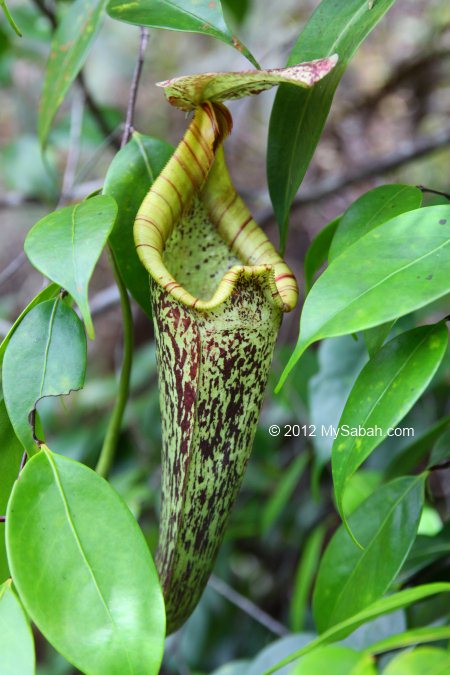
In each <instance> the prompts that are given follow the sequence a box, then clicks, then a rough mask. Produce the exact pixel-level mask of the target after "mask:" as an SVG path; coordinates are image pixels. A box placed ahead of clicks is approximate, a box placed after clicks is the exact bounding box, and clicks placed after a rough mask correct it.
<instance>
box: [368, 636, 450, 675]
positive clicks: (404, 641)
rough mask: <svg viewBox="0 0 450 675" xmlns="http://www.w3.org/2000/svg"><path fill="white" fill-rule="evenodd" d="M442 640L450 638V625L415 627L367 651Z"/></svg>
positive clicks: (374, 651)
mask: <svg viewBox="0 0 450 675" xmlns="http://www.w3.org/2000/svg"><path fill="white" fill-rule="evenodd" d="M440 640H450V626H424V627H423V628H413V629H411V630H407V631H405V632H404V633H400V634H399V635H390V636H389V637H387V638H384V639H383V640H380V641H379V642H376V643H375V644H373V645H371V646H370V647H369V648H368V650H367V651H371V652H372V653H373V654H382V653H383V652H390V651H392V650H393V649H399V648H400V647H409V646H410V645H417V644H421V643H423V642H439V641H440ZM427 672H429V671H427Z"/></svg>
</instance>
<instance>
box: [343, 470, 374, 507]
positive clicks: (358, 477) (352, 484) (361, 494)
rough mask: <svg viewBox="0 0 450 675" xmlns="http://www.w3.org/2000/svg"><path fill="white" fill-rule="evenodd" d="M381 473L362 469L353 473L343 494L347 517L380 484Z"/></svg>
mask: <svg viewBox="0 0 450 675" xmlns="http://www.w3.org/2000/svg"><path fill="white" fill-rule="evenodd" d="M382 478H383V475H382V473H381V471H374V470H370V469H364V470H362V471H358V472H357V473H354V474H353V476H352V477H351V478H350V479H349V481H348V484H347V489H346V491H345V494H344V500H343V506H344V513H346V514H347V515H349V514H350V513H352V512H353V511H355V509H357V508H358V506H360V505H361V504H362V503H363V502H364V501H365V500H366V499H367V498H368V497H370V495H371V494H372V493H373V492H374V490H376V488H377V487H378V486H379V485H380V484H381V482H382Z"/></svg>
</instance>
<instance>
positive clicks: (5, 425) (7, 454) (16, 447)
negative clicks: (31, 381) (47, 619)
mask: <svg viewBox="0 0 450 675" xmlns="http://www.w3.org/2000/svg"><path fill="white" fill-rule="evenodd" d="M22 455H23V448H22V445H21V443H19V441H18V439H17V436H16V434H15V433H14V429H13V428H12V426H11V422H10V421H9V417H8V413H7V412H6V407H5V403H4V401H3V400H1V401H0V476H1V480H0V515H2V516H3V515H4V514H5V513H6V505H7V504H8V499H9V495H10V492H11V490H12V486H13V485H14V481H15V480H16V478H17V474H18V473H19V468H20V462H21V460H22ZM9 576H10V574H9V569H8V561H7V559H6V548H5V523H0V583H2V582H3V581H5V579H7V578H8V577H9ZM0 672H1V668H0Z"/></svg>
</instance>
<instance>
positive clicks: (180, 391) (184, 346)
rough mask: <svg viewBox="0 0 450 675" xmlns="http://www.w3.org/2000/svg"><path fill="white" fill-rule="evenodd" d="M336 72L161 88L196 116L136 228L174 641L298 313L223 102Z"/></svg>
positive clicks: (217, 77)
mask: <svg viewBox="0 0 450 675" xmlns="http://www.w3.org/2000/svg"><path fill="white" fill-rule="evenodd" d="M335 63H336V58H335V57H332V58H328V59H322V60H320V61H315V62H312V63H309V64H300V65H299V66H295V67H293V68H288V69H282V70H277V71H273V70H272V71H250V72H247V73H224V74H220V73H216V74H214V73H209V74H205V75H199V76H189V77H186V78H177V80H172V81H168V82H166V83H163V86H165V87H166V90H167V96H168V98H169V100H170V102H171V103H172V104H174V105H176V106H177V107H181V108H182V109H185V110H186V109H195V114H194V118H193V120H192V121H191V123H190V125H189V127H188V129H187V131H186V133H185V135H184V137H183V139H182V140H181V142H180V144H179V145H178V147H177V148H176V150H175V152H174V154H173V156H172V158H171V159H170V160H169V162H168V163H167V165H166V167H165V168H164V170H163V172H162V173H161V174H160V176H159V177H158V178H157V179H156V181H155V182H154V183H153V186H152V187H151V189H150V191H149V192H148V194H147V196H146V198H145V199H144V201H143V203H142V205H141V208H140V209H139V212H138V214H137V216H136V221H135V226H134V234H135V241H136V248H137V252H138V255H139V257H140V259H141V261H142V263H143V265H144V266H145V268H146V269H147V271H148V272H149V274H150V289H151V295H152V306H153V314H154V325H155V336H156V345H157V361H158V373H159V386H160V405H161V415H162V436H163V457H162V510H161V523H160V538H159V545H158V551H157V555H156V558H157V566H158V570H159V574H160V579H161V583H162V586H163V590H164V596H165V601H166V614H167V629H168V633H170V632H173V631H174V630H176V629H177V628H179V627H180V626H181V625H182V624H183V623H184V621H185V620H186V619H187V618H188V617H189V616H190V614H191V613H192V611H193V609H194V608H195V606H196V605H197V603H198V601H199V599H200V597H201V595H202V593H203V590H204V588H205V586H206V583H207V581H208V578H209V575H210V573H211V570H212V567H213V564H214V561H215V558H216V555H217V553H218V550H219V546H220V543H221V541H222V538H223V534H224V530H225V527H226V523H227V520H228V516H229V513H230V510H231V508H232V506H233V503H234V501H235V498H236V496H237V493H238V491H239V487H240V484H241V482H242V478H243V475H244V471H245V467H246V464H247V461H248V459H249V456H250V452H251V447H252V443H253V438H254V434H255V431H256V427H257V424H258V419H259V412H260V408H261V403H262V398H263V394H264V390H265V387H266V383H267V376H268V371H269V368H270V364H271V361H272V355H273V349H274V345H275V341H276V338H277V335H278V330H279V327H280V324H281V318H282V314H283V312H289V311H291V310H292V309H293V308H294V307H295V305H296V303H297V300H298V288H297V283H296V281H295V277H294V275H293V273H292V272H291V270H290V269H289V267H288V266H287V265H286V263H285V262H284V261H283V259H282V258H281V257H280V256H279V254H278V253H277V251H276V250H275V248H274V247H273V245H272V244H271V242H270V241H269V239H268V238H267V236H266V235H265V234H264V232H263V231H262V230H261V229H260V228H259V226H258V225H257V224H256V222H255V221H254V220H253V218H252V216H251V214H250V212H249V210H248V208H247V207H246V205H245V204H244V202H243V201H242V199H241V198H240V197H239V195H238V194H237V192H236V191H235V189H234V187H233V185H232V182H231V179H230V176H229V174H228V171H227V168H226V164H225V158H224V153H223V148H222V143H223V141H224V139H225V138H226V136H227V135H228V134H229V133H230V132H231V128H232V119H231V115H230V113H229V111H228V109H227V108H226V107H225V106H224V105H223V104H222V102H221V101H222V100H224V99H225V98H227V97H228V98H238V97H239V96H244V95H248V94H249V93H259V92H260V91H263V90H264V89H267V88H269V86H273V84H277V83H279V82H286V81H289V82H293V83H294V84H297V85H299V86H312V85H313V84H314V82H316V81H318V80H320V79H321V78H322V77H323V76H324V75H326V74H327V73H328V72H329V71H330V70H331V68H332V67H333V66H334V64H335ZM205 96H209V97H210V98H212V99H213V101H211V100H208V99H205Z"/></svg>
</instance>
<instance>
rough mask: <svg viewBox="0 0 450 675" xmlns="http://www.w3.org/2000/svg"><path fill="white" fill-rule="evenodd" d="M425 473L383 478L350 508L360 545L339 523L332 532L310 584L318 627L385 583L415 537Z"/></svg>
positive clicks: (357, 606) (369, 598)
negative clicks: (386, 479)
mask: <svg viewBox="0 0 450 675" xmlns="http://www.w3.org/2000/svg"><path fill="white" fill-rule="evenodd" d="M425 477H426V475H425V474H423V475H420V476H412V477H404V478H398V479H397V480H395V481H392V482H391V483H387V484H386V485H383V486H382V487H381V488H379V489H378V490H376V491H375V492H374V493H373V494H372V495H371V496H370V497H369V498H368V499H367V500H366V501H365V502H363V504H361V506H359V507H358V508H357V509H356V511H354V512H353V513H352V515H351V516H350V518H349V524H350V527H351V530H352V532H354V533H355V535H356V537H357V539H358V541H360V542H361V544H362V545H363V546H364V550H361V549H360V548H358V547H357V546H355V544H354V542H353V541H352V539H351V538H350V535H349V534H348V532H347V530H346V529H345V527H344V526H343V525H341V526H340V527H339V529H338V530H337V531H336V532H335V534H334V536H333V538H332V539H331V541H330V543H329V544H328V547H327V549H326V551H325V553H324V555H323V557H322V561H321V564H320V567H319V572H318V575H317V581H316V586H315V589H314V596H313V612H314V617H315V620H316V624H317V627H318V629H319V632H321V633H322V632H323V631H326V630H327V629H329V628H330V627H331V626H334V625H336V624H338V623H339V622H341V621H344V620H345V619H348V618H349V617H351V616H353V615H354V614H356V613H357V612H360V611H361V610H362V609H364V608H365V607H368V606H369V605H371V604H372V603H373V602H374V601H375V600H377V599H378V598H379V597H381V596H382V595H383V593H384V592H385V591H386V590H387V589H388V588H389V586H390V584H391V583H392V581H393V580H394V579H395V577H396V575H397V573H398V572H399V570H400V568H401V566H402V565H403V563H404V561H405V559H406V556H407V555H408V552H409V550H410V548H411V546H412V544H413V542H414V539H415V537H416V533H417V528H418V525H419V521H420V515H421V512H422V505H423V488H424V482H425ZM399 523H401V527H400V526H399Z"/></svg>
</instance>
